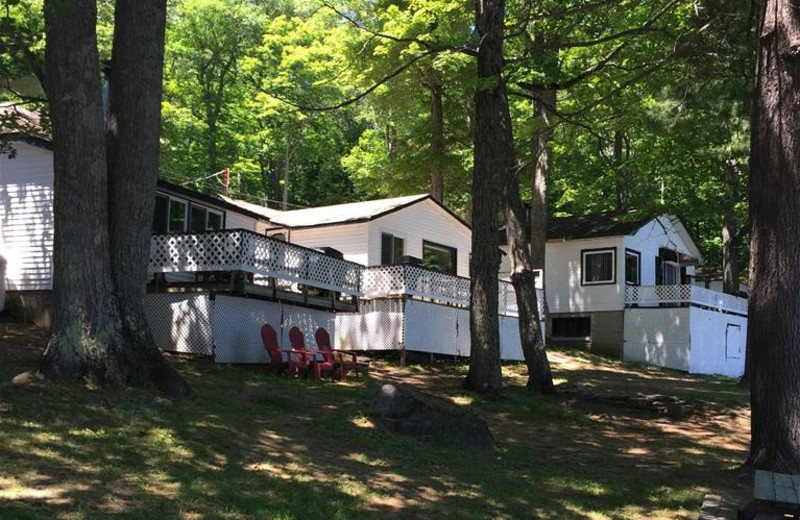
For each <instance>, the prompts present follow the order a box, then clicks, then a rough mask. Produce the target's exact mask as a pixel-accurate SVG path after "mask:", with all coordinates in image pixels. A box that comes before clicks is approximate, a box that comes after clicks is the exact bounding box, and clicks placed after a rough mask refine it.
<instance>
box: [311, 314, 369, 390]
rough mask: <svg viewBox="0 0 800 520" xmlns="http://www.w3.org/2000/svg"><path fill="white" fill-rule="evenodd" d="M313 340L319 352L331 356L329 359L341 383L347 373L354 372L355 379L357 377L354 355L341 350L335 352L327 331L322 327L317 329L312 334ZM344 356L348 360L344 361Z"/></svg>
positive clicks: (357, 368)
mask: <svg viewBox="0 0 800 520" xmlns="http://www.w3.org/2000/svg"><path fill="white" fill-rule="evenodd" d="M314 339H316V340H317V348H318V349H319V350H320V352H323V353H325V354H326V355H328V356H331V358H332V359H333V360H334V362H335V370H338V371H339V375H340V377H341V378H342V380H343V381H344V379H345V377H346V376H347V373H348V372H351V371H353V372H355V373H356V377H358V371H359V364H358V362H357V361H356V355H355V354H349V353H347V352H343V351H341V350H335V349H334V348H333V347H332V346H331V335H330V334H328V331H327V330H325V329H324V328H322V327H320V328H318V329H317V332H315V333H314ZM345 356H349V357H350V359H346V358H345Z"/></svg>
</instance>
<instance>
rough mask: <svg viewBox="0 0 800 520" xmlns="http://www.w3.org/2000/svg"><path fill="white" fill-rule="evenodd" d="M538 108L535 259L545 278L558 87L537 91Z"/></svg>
mask: <svg viewBox="0 0 800 520" xmlns="http://www.w3.org/2000/svg"><path fill="white" fill-rule="evenodd" d="M536 97H537V99H536V100H535V101H534V111H535V113H536V116H537V118H538V120H539V121H538V125H539V128H538V129H537V130H536V133H535V134H534V136H533V140H532V141H531V155H532V157H533V161H532V172H531V262H532V264H533V268H534V269H541V270H542V287H545V288H546V285H544V284H545V278H544V266H545V249H546V246H547V218H548V211H547V186H548V184H549V182H550V181H549V179H550V168H551V166H552V164H553V150H552V144H551V143H552V140H553V127H552V126H553V116H554V114H555V109H556V91H555V90H553V89H545V90H542V91H541V92H539V93H538V94H537V96H536Z"/></svg>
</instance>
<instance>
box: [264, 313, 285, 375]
mask: <svg viewBox="0 0 800 520" xmlns="http://www.w3.org/2000/svg"><path fill="white" fill-rule="evenodd" d="M261 341H262V343H264V348H265V349H266V351H267V354H269V363H268V364H267V372H271V371H273V370H274V371H276V372H277V373H279V374H280V373H281V372H283V371H284V370H286V369H287V368H289V362H288V361H286V360H284V359H283V353H284V352H285V350H283V349H281V347H280V344H279V343H278V334H277V333H276V332H275V329H273V328H272V325H270V324H269V323H265V324H264V325H263V326H262V327H261Z"/></svg>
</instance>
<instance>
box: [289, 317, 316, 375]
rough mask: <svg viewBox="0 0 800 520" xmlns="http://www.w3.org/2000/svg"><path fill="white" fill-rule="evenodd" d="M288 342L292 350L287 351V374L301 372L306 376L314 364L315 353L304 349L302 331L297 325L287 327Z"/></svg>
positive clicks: (304, 342) (304, 341) (304, 343)
mask: <svg viewBox="0 0 800 520" xmlns="http://www.w3.org/2000/svg"><path fill="white" fill-rule="evenodd" d="M289 344H291V346H292V350H290V351H289V375H290V376H293V375H295V374H299V373H301V372H302V373H303V374H304V375H306V376H308V374H309V373H310V371H309V369H310V368H311V367H312V365H313V364H314V358H315V357H316V353H315V352H312V351H310V350H308V349H306V339H305V336H303V331H301V330H300V329H298V328H297V327H292V328H291V329H289Z"/></svg>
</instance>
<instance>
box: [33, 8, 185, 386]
mask: <svg viewBox="0 0 800 520" xmlns="http://www.w3.org/2000/svg"><path fill="white" fill-rule="evenodd" d="M116 9H117V13H116V27H115V36H114V62H115V67H117V69H115V70H114V71H113V72H112V74H113V78H114V81H112V87H111V98H112V100H111V110H110V117H109V122H108V142H106V135H105V127H104V118H103V106H102V89H101V86H100V70H99V65H100V64H99V56H98V53H97V41H96V33H95V27H96V23H97V7H96V3H95V0H77V1H75V2H73V3H71V4H65V3H63V2H56V1H55V0H48V1H47V2H46V3H45V22H46V30H47V48H46V51H45V55H46V61H47V76H46V80H47V84H48V89H47V91H48V101H49V104H50V115H51V120H52V125H53V154H54V170H55V172H54V173H55V201H54V219H55V233H54V244H53V246H54V264H55V269H54V273H53V276H54V302H53V303H54V312H55V320H54V327H53V334H52V337H51V339H50V342H49V344H48V347H47V350H46V351H45V355H44V358H43V360H42V370H43V372H45V373H46V374H48V375H51V376H55V377H64V378H81V379H90V380H93V381H96V382H98V383H101V384H107V385H116V384H133V385H144V384H149V383H153V384H156V385H158V386H160V387H161V388H162V389H164V390H167V391H169V392H171V393H186V392H187V391H188V386H186V384H185V383H184V382H183V381H182V380H181V379H180V378H179V377H178V376H177V375H176V373H175V372H174V371H173V370H172V368H171V367H170V366H169V365H168V364H167V363H166V361H165V360H164V359H163V358H162V357H161V355H160V353H159V352H158V350H157V349H156V348H155V346H154V343H153V341H152V337H151V335H150V332H149V328H148V325H147V322H146V320H145V318H144V309H143V304H144V300H143V298H144V284H145V276H146V268H147V261H148V257H149V240H150V231H151V229H150V224H151V222H152V218H153V205H154V198H155V197H154V196H155V179H156V176H157V172H158V147H159V142H158V135H159V132H160V124H159V119H160V93H161V64H162V60H163V45H164V44H163V41H164V19H165V2H164V1H163V0H142V1H138V0H119V1H118V2H117V7H116ZM107 145H108V148H107ZM107 159H110V161H107ZM109 170H111V171H113V174H112V175H111V176H110V177H111V178H113V182H109ZM110 229H113V230H114V236H113V238H112V237H111V236H110V233H109V230H110ZM112 240H113V248H112V247H111V246H112ZM121 316H122V318H121Z"/></svg>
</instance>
